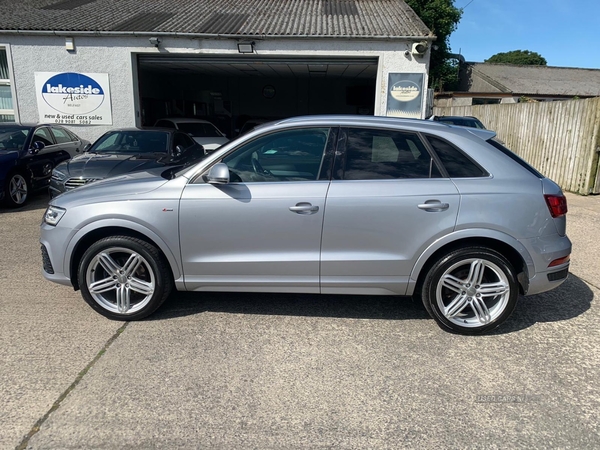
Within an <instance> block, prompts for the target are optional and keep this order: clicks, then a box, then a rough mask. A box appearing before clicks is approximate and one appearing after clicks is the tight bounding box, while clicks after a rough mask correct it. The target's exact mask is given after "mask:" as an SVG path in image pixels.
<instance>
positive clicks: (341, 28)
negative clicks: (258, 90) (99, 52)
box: [0, 0, 430, 38]
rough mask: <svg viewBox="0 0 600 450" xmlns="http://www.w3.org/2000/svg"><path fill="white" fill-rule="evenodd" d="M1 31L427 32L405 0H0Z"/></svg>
mask: <svg viewBox="0 0 600 450" xmlns="http://www.w3.org/2000/svg"><path fill="white" fill-rule="evenodd" d="M73 9H75V10H76V14H74V12H73V11H72V10H73ZM207 18H208V19H207ZM115 24H116V25H115ZM198 24H201V25H200V26H199V25H198ZM0 30H42V31H92V32H95V31H106V32H110V31H137V32H140V31H147V32H152V31H154V32H164V33H206V34H221V35H241V36H248V37H251V36H322V37H339V36H346V37H388V38H394V37H405V36H411V37H424V36H428V35H429V33H430V32H429V30H428V29H427V27H426V26H425V25H424V24H423V22H422V21H421V19H419V17H417V15H416V14H415V13H414V11H413V10H412V9H411V8H410V7H409V6H408V5H407V4H406V3H405V2H404V1H403V0H244V1H240V0H177V1H176V2H175V1H172V0H62V1H58V2H57V1H56V0H20V1H19V7H18V8H15V7H14V4H13V3H12V2H9V1H0Z"/></svg>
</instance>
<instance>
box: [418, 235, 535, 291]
mask: <svg viewBox="0 0 600 450" xmlns="http://www.w3.org/2000/svg"><path fill="white" fill-rule="evenodd" d="M473 231H474V230H468V231H467V230H463V231H461V232H457V233H453V234H451V235H448V236H446V237H445V238H443V239H440V240H438V241H436V242H434V243H433V244H431V245H430V246H429V247H428V248H427V249H426V250H425V251H424V252H423V253H422V254H421V256H420V257H419V259H418V260H417V262H416V263H415V266H414V267H413V271H412V273H411V275H410V281H409V286H408V290H407V295H412V294H413V293H415V292H418V291H419V288H420V286H421V285H422V283H423V280H424V278H425V276H426V275H427V272H428V271H429V269H430V268H431V267H432V266H433V264H435V262H436V261H437V260H438V259H439V258H441V257H442V256H443V255H445V254H448V253H450V252H451V251H453V250H456V249H458V248H464V247H467V246H468V247H471V246H479V247H486V248H489V249H492V250H495V251H497V252H498V253H500V254H501V255H502V256H504V257H505V258H506V259H507V260H508V261H509V262H510V264H511V265H512V266H513V268H514V269H515V272H516V275H517V280H518V281H519V290H520V292H521V293H522V294H524V293H526V292H527V290H528V288H529V273H530V272H531V271H532V270H533V267H534V266H533V259H532V258H531V255H530V254H529V252H528V251H527V249H526V248H525V247H524V246H523V244H521V243H520V242H519V241H518V240H516V239H514V238H513V237H511V236H509V235H507V234H504V233H501V232H495V231H493V230H476V232H477V234H473Z"/></svg>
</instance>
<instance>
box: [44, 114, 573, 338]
mask: <svg viewBox="0 0 600 450" xmlns="http://www.w3.org/2000/svg"><path fill="white" fill-rule="evenodd" d="M493 137H494V133H493V132H491V131H486V130H478V129H473V128H472V129H467V128H463V127H454V126H449V125H445V124H442V123H437V122H432V121H419V120H402V119H394V118H382V117H364V116H360V117H359V116H313V117H301V118H293V119H286V120H281V121H278V122H273V123H271V124H267V125H264V126H262V127H260V128H257V129H256V130H254V131H252V132H250V133H248V134H246V135H244V136H242V137H240V138H238V139H237V140H235V141H232V142H229V143H228V144H225V145H224V146H223V147H222V148H221V149H219V150H218V151H216V152H215V153H214V154H212V155H210V156H209V157H208V158H206V159H205V160H202V161H201V162H199V163H198V164H196V165H194V166H192V167H189V168H186V169H184V170H181V171H180V172H175V171H176V170H177V169H166V170H165V169H160V170H159V169H155V170H151V171H147V172H138V173H134V174H128V175H123V176H120V177H117V178H111V179H106V180H104V181H100V182H97V183H94V184H93V185H90V186H84V187H82V188H79V189H77V190H75V191H72V192H68V193H66V194H63V195H61V196H59V197H57V198H55V199H53V200H52V201H51V204H50V206H49V207H48V209H47V211H46V213H45V216H44V221H43V223H42V225H41V243H42V254H43V273H44V276H45V277H46V278H47V279H49V280H51V281H54V282H57V283H61V284H65V285H70V286H73V287H74V288H75V289H81V291H82V295H83V298H84V299H85V301H86V302H87V303H89V305H90V306H91V307H92V308H94V309H95V310H96V311H98V312H99V313H100V314H103V315H104V316H106V317H109V318H111V319H117V320H136V319H141V318H143V317H146V316H148V315H149V314H151V313H153V312H154V311H155V310H156V309H157V308H158V307H159V306H160V305H161V304H162V303H163V302H164V301H165V299H166V298H167V297H168V296H169V294H170V292H171V291H172V289H173V288H176V289H178V290H184V291H245V292H250V291H252V292H304V293H322V294H366V295H400V296H402V295H414V296H418V297H420V298H421V299H422V301H423V303H424V305H425V308H426V309H427V311H428V312H429V314H431V316H432V317H433V318H434V319H435V320H436V321H437V322H438V324H439V325H440V326H441V327H442V328H443V329H445V330H449V331H454V332H459V333H464V334H476V333H482V332H486V331H489V330H491V329H493V328H495V327H496V326H498V325H499V324H500V323H502V322H504V321H505V320H506V319H507V317H508V316H509V315H510V314H511V312H512V311H513V309H514V308H515V304H516V302H517V299H518V297H519V294H525V295H530V294H537V293H540V292H544V291H547V290H549V289H552V288H554V287H556V286H558V285H560V284H561V283H562V282H563V281H564V280H565V279H566V277H567V275H568V267H569V255H570V253H571V242H570V241H569V239H568V238H567V236H566V235H565V228H566V220H565V214H566V212H567V205H566V200H565V197H564V195H563V193H562V192H561V190H560V188H559V187H558V186H557V185H556V184H555V183H554V182H552V181H550V180H549V179H547V178H545V177H544V176H543V175H541V174H539V173H538V172H537V171H536V170H535V169H533V168H531V167H530V166H529V165H528V164H527V163H525V162H524V161H522V160H521V159H520V158H518V157H517V156H515V155H514V154H513V153H512V152H510V151H509V150H508V149H506V148H505V147H503V146H502V145H500V144H499V143H498V142H496V141H495V140H494V139H493Z"/></svg>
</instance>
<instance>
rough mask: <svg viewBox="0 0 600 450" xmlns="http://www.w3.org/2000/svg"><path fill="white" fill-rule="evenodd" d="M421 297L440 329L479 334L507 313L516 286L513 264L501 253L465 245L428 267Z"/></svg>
mask: <svg viewBox="0 0 600 450" xmlns="http://www.w3.org/2000/svg"><path fill="white" fill-rule="evenodd" d="M421 297H422V300H423V304H424V305H425V308H426V309H427V311H428V312H429V314H430V315H431V316H432V317H433V318H434V319H435V320H436V321H437V323H438V324H439V325H440V327H441V328H442V329H444V330H447V331H452V332H455V333H460V334H480V333H484V332H486V331H490V330H492V329H494V328H496V327H497V326H498V325H500V324H501V323H502V322H504V321H505V320H506V319H507V318H508V317H509V316H510V314H511V313H512V312H513V310H514V309H515V306H516V304H517V299H518V297H519V285H518V282H517V278H516V276H515V271H514V269H513V267H512V266H511V264H510V263H509V262H508V260H507V259H506V258H504V257H503V256H502V255H501V254H499V253H498V252H496V251H494V250H491V249H488V248H484V247H468V248H463V249H459V250H455V251H453V252H451V253H449V254H447V255H445V256H444V257H442V258H440V259H439V260H438V261H437V262H436V263H435V264H434V265H433V266H432V267H431V269H429V272H428V273H427V275H426V277H425V280H424V282H423V286H422V290H421Z"/></svg>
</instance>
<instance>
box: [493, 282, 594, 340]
mask: <svg viewBox="0 0 600 450" xmlns="http://www.w3.org/2000/svg"><path fill="white" fill-rule="evenodd" d="M593 300H594V293H593V292H592V290H591V289H590V287H589V286H588V285H587V283H586V282H585V281H583V280H582V279H581V278H579V277H577V276H575V275H573V274H569V278H567V280H566V281H565V282H564V283H563V284H561V285H560V286H559V287H557V288H556V289H554V290H552V291H549V292H544V293H542V294H538V295H532V296H530V297H522V296H521V297H520V298H519V302H518V303H517V307H516V308H515V311H514V312H513V314H512V316H511V317H510V318H509V320H507V321H506V323H505V324H504V325H502V326H500V327H498V329H497V330H494V331H493V334H504V333H511V332H513V331H519V330H523V329H525V328H529V327H530V326H532V325H534V324H536V323H544V322H560V321H564V320H570V319H573V318H575V317H577V316H580V315H582V314H583V313H585V312H586V311H587V310H588V309H590V307H591V304H592V301H593Z"/></svg>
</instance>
